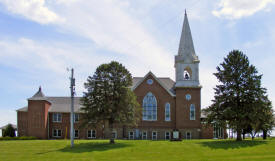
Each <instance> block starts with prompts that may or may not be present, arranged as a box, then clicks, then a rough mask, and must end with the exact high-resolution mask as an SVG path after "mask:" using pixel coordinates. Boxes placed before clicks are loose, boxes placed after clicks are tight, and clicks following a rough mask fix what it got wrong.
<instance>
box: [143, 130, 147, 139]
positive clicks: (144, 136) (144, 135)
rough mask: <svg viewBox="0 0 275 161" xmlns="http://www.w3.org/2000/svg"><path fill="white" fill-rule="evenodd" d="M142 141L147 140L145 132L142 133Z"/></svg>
mask: <svg viewBox="0 0 275 161" xmlns="http://www.w3.org/2000/svg"><path fill="white" fill-rule="evenodd" d="M142 139H143V140H146V139H147V131H143V132H142Z"/></svg>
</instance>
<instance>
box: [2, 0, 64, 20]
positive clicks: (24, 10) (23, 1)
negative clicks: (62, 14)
mask: <svg viewBox="0 0 275 161" xmlns="http://www.w3.org/2000/svg"><path fill="white" fill-rule="evenodd" d="M0 2H1V3H3V4H4V5H5V6H6V8H7V10H8V11H10V12H11V13H14V14H19V15H22V16H24V17H25V18H27V19H30V20H32V21H35V22H38V23H41V24H48V23H53V22H56V21H63V20H62V19H61V18H59V16H58V15H57V14H56V13H54V12H53V11H51V10H50V9H49V8H47V7H46V6H45V0H0Z"/></svg>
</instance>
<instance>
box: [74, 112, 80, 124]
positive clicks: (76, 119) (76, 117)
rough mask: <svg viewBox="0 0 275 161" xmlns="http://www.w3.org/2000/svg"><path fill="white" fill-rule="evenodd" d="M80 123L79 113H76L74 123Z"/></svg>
mask: <svg viewBox="0 0 275 161" xmlns="http://www.w3.org/2000/svg"><path fill="white" fill-rule="evenodd" d="M78 121H79V113H75V114H74V122H78Z"/></svg>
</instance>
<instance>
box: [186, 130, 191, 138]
mask: <svg viewBox="0 0 275 161" xmlns="http://www.w3.org/2000/svg"><path fill="white" fill-rule="evenodd" d="M191 138H192V136H191V132H189V131H188V132H186V139H191Z"/></svg>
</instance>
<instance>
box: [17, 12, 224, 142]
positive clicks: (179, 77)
mask: <svg viewBox="0 0 275 161" xmlns="http://www.w3.org/2000/svg"><path fill="white" fill-rule="evenodd" d="M199 63H200V60H199V58H198V56H197V55H196V53H195V49H194V45H193V40H192V35H191V31H190V27H189V23H188V19H187V15H186V13H185V17H184V22H183V28H182V34H181V38H180V44H179V50H178V54H177V55H176V56H175V73H176V81H173V80H172V79H170V78H162V77H156V76H155V75H154V74H153V73H152V72H149V73H148V74H146V75H145V76H144V77H134V78H133V85H132V86H131V87H130V88H131V89H132V90H133V91H134V93H135V94H136V96H137V100H138V102H139V104H140V105H141V108H142V116H141V117H142V118H141V119H140V120H141V121H140V122H139V123H138V126H137V127H125V126H119V125H117V126H115V128H114V131H112V132H110V130H109V129H108V125H107V124H105V125H99V126H97V127H96V128H92V127H91V128H81V127H80V124H81V117H82V115H81V113H82V112H81V104H80V97H76V98H75V102H74V103H75V104H74V107H75V111H74V112H75V114H74V127H75V131H74V135H75V138H80V139H97V138H108V137H110V135H111V133H112V134H113V136H114V137H116V138H118V139H152V140H159V139H171V138H172V135H175V136H173V137H178V138H180V139H200V138H223V137H224V134H225V132H224V130H223V129H222V128H215V127H214V128H213V127H207V128H206V127H205V126H203V115H202V114H201V88H202V86H201V85H200V82H199ZM17 121H18V122H17V126H18V135H19V136H35V137H38V138H41V139H53V138H70V97H48V96H45V95H44V94H43V92H42V90H41V88H39V90H38V92H37V93H36V94H35V95H34V96H32V97H31V98H29V99H28V105H27V106H26V107H23V108H21V109H18V110H17Z"/></svg>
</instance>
